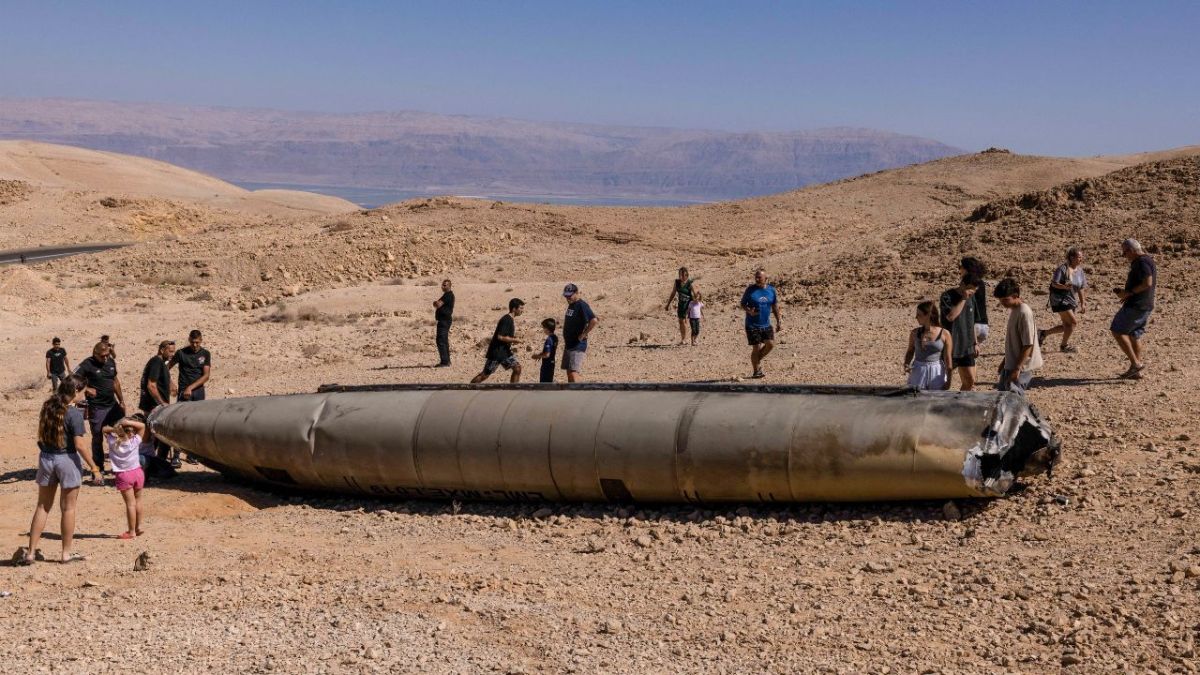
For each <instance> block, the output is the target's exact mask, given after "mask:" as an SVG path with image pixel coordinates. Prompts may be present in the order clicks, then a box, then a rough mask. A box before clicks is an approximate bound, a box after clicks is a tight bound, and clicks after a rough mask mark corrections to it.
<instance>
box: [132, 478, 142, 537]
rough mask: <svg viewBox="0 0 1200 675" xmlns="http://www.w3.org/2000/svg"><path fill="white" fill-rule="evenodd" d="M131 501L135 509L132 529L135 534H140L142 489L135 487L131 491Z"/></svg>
mask: <svg viewBox="0 0 1200 675" xmlns="http://www.w3.org/2000/svg"><path fill="white" fill-rule="evenodd" d="M133 503H134V505H135V510H136V511H137V517H136V518H135V519H134V531H133V533H134V534H136V535H137V536H139V537H140V536H142V491H141V490H137V489H135V490H134V491H133Z"/></svg>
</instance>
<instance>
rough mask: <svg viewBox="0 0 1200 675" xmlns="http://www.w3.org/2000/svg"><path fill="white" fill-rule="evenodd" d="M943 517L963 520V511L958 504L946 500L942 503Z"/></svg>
mask: <svg viewBox="0 0 1200 675" xmlns="http://www.w3.org/2000/svg"><path fill="white" fill-rule="evenodd" d="M942 517H943V518H945V519H946V520H962V511H961V510H959V508H958V504H955V503H954V502H946V503H945V504H943V505H942Z"/></svg>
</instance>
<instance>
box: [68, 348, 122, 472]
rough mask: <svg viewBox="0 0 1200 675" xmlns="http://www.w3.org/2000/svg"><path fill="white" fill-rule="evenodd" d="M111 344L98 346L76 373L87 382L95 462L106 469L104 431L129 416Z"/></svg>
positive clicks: (85, 391)
mask: <svg viewBox="0 0 1200 675" xmlns="http://www.w3.org/2000/svg"><path fill="white" fill-rule="evenodd" d="M111 351H112V348H111V347H110V346H109V344H108V343H107V342H97V343H96V346H95V347H93V348H92V355H91V356H89V357H88V358H86V359H84V360H83V361H82V362H81V363H80V364H79V368H78V369H77V370H76V372H78V373H79V375H81V376H82V377H83V379H84V383H85V388H84V390H83V391H84V394H85V395H86V396H87V398H88V425H89V426H90V427H91V431H92V461H93V462H95V464H96V466H97V467H99V468H100V469H101V470H103V469H104V434H103V433H102V432H101V430H102V429H103V428H104V427H105V426H107V425H109V424H112V423H113V422H115V421H117V420H119V419H121V418H122V417H124V416H125V395H124V394H123V393H122V391H121V378H119V377H117V361H116V359H114V358H112V354H111Z"/></svg>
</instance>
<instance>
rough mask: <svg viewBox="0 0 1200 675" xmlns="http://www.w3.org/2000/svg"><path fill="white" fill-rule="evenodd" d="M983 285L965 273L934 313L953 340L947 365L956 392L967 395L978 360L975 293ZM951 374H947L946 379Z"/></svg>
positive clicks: (945, 295)
mask: <svg viewBox="0 0 1200 675" xmlns="http://www.w3.org/2000/svg"><path fill="white" fill-rule="evenodd" d="M982 283H983V281H982V280H981V279H980V278H979V277H977V276H975V275H973V274H971V273H970V272H967V273H965V274H963V275H962V277H961V278H960V279H959V282H958V286H957V287H955V288H951V289H948V290H947V291H946V292H945V293H942V297H941V300H940V302H939V307H938V309H939V310H940V313H941V315H942V326H943V327H948V328H949V329H950V335H951V337H953V338H954V352H953V353H951V355H950V356H951V359H952V361H951V363H952V364H953V365H954V369H955V370H957V371H958V377H959V382H960V385H959V389H961V390H962V391H971V390H972V389H974V388H975V360H976V359H978V358H979V337H978V336H977V335H976V333H975V319H976V316H977V314H976V304H975V292H976V291H977V290H978V289H979V286H980V284H982ZM950 375H952V373H947V376H950Z"/></svg>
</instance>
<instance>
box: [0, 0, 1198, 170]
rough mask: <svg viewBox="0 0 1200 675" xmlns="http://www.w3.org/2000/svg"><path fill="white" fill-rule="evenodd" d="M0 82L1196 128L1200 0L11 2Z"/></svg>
mask: <svg viewBox="0 0 1200 675" xmlns="http://www.w3.org/2000/svg"><path fill="white" fill-rule="evenodd" d="M2 13H3V24H2V25H0V96H10V97H44V96H64V97H74V98H101V99H109V100H134V101H161V102H173V103H187V104H201V105H224V106H255V107H269V108H283V109H295V110H319V111H330V112H358V111H371V110H401V109H405V110H425V111H431V112H440V113H455V114H470V115H490V116H505V117H519V118H526V119H536V120H559V121H579V122H599V123H619V124H635V125H655V126H676V127H703V128H716V129H734V130H793V129H811V128H816V127H822V126H843V125H844V126H864V127H873V128H879V129H887V130H892V131H899V132H904V133H912V134H918V135H921V136H927V137H930V138H936V139H938V140H941V141H944V142H947V143H950V144H953V145H957V146H960V147H963V148H967V149H981V148H984V147H987V146H989V145H1000V146H1004V147H1008V148H1011V149H1013V150H1017V151H1020V152H1034V153H1042V154H1069V155H1087V154H1099V153H1112V152H1130V151H1139V150H1148V149H1156V148H1165V147H1171V146H1178V145H1185V144H1191V143H1200V2H1197V1H1180V2H1153V1H1147V2H1132V1H1124V2H1104V1H1089V2H1075V3H1054V2H1049V1H1045V2H1008V3H1002V2H967V1H955V2H920V1H912V2H869V1H866V0H862V1H858V2H854V1H851V0H844V1H840V2H838V1H835V0H828V1H827V2H811V3H810V2H790V3H789V2H753V1H750V0H740V1H737V2H734V1H725V2H707V1H703V0H688V1H685V2H652V1H650V0H642V1H635V2H618V1H611V0H610V1H605V2H600V1H597V2H591V3H583V2H570V1H569V0H568V1H563V0H558V1H556V2H537V1H531V0H530V1H523V2H502V1H498V0H496V1H491V2H477V3H467V2H463V3H457V2H451V1H449V0H441V1H437V2H386V1H379V2H368V1H365V0H363V1H360V2H354V1H353V0H345V1H343V2H335V1H329V2H316V1H309V0H290V1H288V2H258V1H255V0H240V1H238V2H214V1H212V0H207V1H205V2H192V3H182V2H164V1H163V0H155V1H153V2H137V1H132V0H128V1H125V0H122V1H115V2H49V1H47V0H37V1H34V2H25V1H23V0H4V2H3V12H2Z"/></svg>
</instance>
